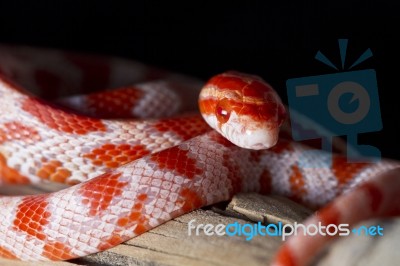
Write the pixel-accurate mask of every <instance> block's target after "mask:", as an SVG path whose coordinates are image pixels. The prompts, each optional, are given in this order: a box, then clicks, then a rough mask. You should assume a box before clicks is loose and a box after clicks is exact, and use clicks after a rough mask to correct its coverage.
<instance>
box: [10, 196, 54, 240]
mask: <svg viewBox="0 0 400 266" xmlns="http://www.w3.org/2000/svg"><path fill="white" fill-rule="evenodd" d="M47 197H48V195H38V196H28V197H25V198H24V199H23V200H22V202H21V203H20V204H19V205H18V207H17V211H16V215H15V219H14V221H13V227H14V228H15V229H16V230H19V231H23V232H26V233H27V234H28V235H31V236H33V237H36V238H38V239H40V240H44V239H46V235H45V234H44V233H43V226H45V225H47V224H48V223H49V220H48V218H49V217H50V216H51V213H50V212H49V211H47V210H46V208H47V206H48V202H47V201H46V200H47Z"/></svg>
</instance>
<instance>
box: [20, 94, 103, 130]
mask: <svg viewBox="0 0 400 266" xmlns="http://www.w3.org/2000/svg"><path fill="white" fill-rule="evenodd" d="M22 109H23V110H24V111H26V112H28V113H30V114H31V115H32V116H34V117H36V118H37V119H39V120H40V121H41V122H42V123H44V124H45V125H46V126H48V127H49V128H52V129H55V130H57V131H62V132H65V133H71V134H79V135H84V134H87V133H89V132H93V131H106V126H105V125H104V124H103V122H102V121H101V120H99V119H94V118H89V117H85V116H80V115H77V114H74V113H70V112H66V111H63V110H62V109H60V108H56V107H52V106H51V105H49V104H46V103H45V102H43V101H41V100H39V99H34V98H27V99H25V100H24V101H23V103H22Z"/></svg>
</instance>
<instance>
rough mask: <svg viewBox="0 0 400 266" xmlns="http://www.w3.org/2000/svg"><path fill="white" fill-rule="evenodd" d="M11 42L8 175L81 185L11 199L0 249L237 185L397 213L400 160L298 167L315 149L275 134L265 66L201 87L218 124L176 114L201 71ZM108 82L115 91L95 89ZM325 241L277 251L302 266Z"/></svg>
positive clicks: (2, 179) (374, 213)
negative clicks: (257, 72)
mask: <svg viewBox="0 0 400 266" xmlns="http://www.w3.org/2000/svg"><path fill="white" fill-rule="evenodd" d="M0 54H1V56H0V106H1V108H2V112H1V113H0V184H6V183H14V184H17V183H25V184H27V183H39V182H43V181H44V180H46V181H55V182H63V183H67V184H71V185H73V186H70V187H68V188H66V189H64V190H61V191H58V192H54V193H50V194H43V195H33V196H13V197H6V196H2V197H0V206H1V208H2V211H1V212H0V256H2V257H5V258H11V259H19V260H30V261H38V260H67V259H71V258H76V257H81V256H85V255H87V254H91V253H95V252H98V251H101V250H105V249H108V248H110V247H112V246H115V245H117V244H119V243H121V242H123V241H126V240H128V239H130V238H132V237H134V236H137V235H139V234H142V233H143V232H146V231H148V230H150V229H152V228H154V227H156V226H158V225H160V224H162V223H164V222H166V221H168V220H170V219H172V218H174V217H177V216H179V215H182V214H184V213H187V212H189V211H192V210H195V209H198V208H201V207H203V206H206V205H210V204H214V203H217V202H220V201H224V200H228V199H230V198H231V197H232V196H233V195H234V194H235V193H238V192H249V191H255V192H259V193H264V194H268V193H274V194H280V195H284V196H288V197H291V198H292V199H294V200H296V201H298V202H300V203H302V204H305V205H308V206H312V207H314V208H320V207H323V206H325V205H326V204H328V203H329V202H331V203H329V205H327V206H326V207H325V208H324V209H322V210H321V211H319V212H318V213H317V214H316V215H315V216H313V217H311V218H310V220H309V221H308V222H309V223H312V222H315V221H322V222H323V223H340V222H347V223H350V224H354V223H356V222H357V221H359V220H361V219H366V218H370V217H378V216H387V215H399V214H400V213H399V212H400V210H399V206H400V205H399V202H400V199H399V196H398V194H399V193H397V191H398V190H399V188H400V182H399V178H398V176H399V170H392V171H390V170H391V169H395V168H397V167H399V165H400V164H399V163H398V162H394V161H388V160H382V161H380V162H377V163H351V162H347V160H346V158H345V157H343V156H342V155H334V156H333V158H332V160H333V163H332V167H331V168H330V169H326V168H324V169H321V168H301V167H300V166H299V165H298V163H297V162H298V160H299V156H304V154H306V153H304V151H305V150H307V149H308V148H307V147H306V146H303V145H301V144H298V143H295V142H292V141H291V140H290V138H283V137H281V138H278V135H279V134H278V133H279V128H280V126H281V125H282V123H283V122H284V119H285V108H284V106H283V105H282V103H281V101H280V99H279V97H278V96H277V94H276V92H275V91H274V90H273V89H272V88H271V86H270V85H268V84H267V83H266V82H265V81H263V80H262V79H261V78H259V77H256V76H252V75H247V74H242V73H238V72H226V73H223V74H220V75H217V76H215V77H213V78H211V79H210V80H209V82H207V83H206V84H205V85H204V86H203V90H202V91H201V93H200V99H199V105H200V110H201V112H202V116H203V117H204V118H205V120H206V121H207V123H208V124H209V125H210V126H211V127H212V128H214V129H215V130H212V129H211V128H210V127H209V126H208V125H207V124H206V123H205V122H204V121H203V119H202V117H201V116H200V115H198V114H193V113H189V114H179V115H177V114H176V112H185V111H189V110H190V109H193V106H191V105H190V104H187V100H192V102H193V101H194V102H195V100H194V99H195V98H196V97H197V96H195V93H198V88H200V87H201V86H199V85H198V84H199V83H198V82H196V81H194V80H193V79H190V78H187V77H183V76H180V75H177V74H171V73H168V72H163V71H159V70H155V69H152V68H148V67H145V66H143V65H141V64H138V63H134V62H127V61H123V60H117V59H115V58H106V57H93V56H78V55H76V54H70V53H63V52H59V51H51V50H47V51H45V50H38V49H32V48H24V47H0ZM149 78H152V79H154V80H153V81H148V80H149ZM127 84H128V85H127ZM129 84H131V85H129ZM132 84H134V85H132ZM100 87H104V88H112V87H117V88H118V89H115V90H108V91H104V92H95V93H88V91H87V90H86V89H89V88H92V89H98V88H100ZM25 88H29V89H30V92H27V91H26V90H25ZM71 90H76V91H75V92H84V93H85V94H81V95H75V96H69V97H63V98H62V99H58V100H57V101H56V102H57V104H53V103H49V102H47V100H43V99H40V98H38V97H37V96H34V95H33V94H32V92H33V93H35V94H36V95H40V94H42V95H45V96H47V98H57V97H59V96H66V94H67V92H69V91H71ZM85 90H86V91H85ZM196 91H197V92H196ZM192 92H195V93H192ZM60 104H61V105H62V106H61V105H60ZM179 110H181V111H179ZM174 113H175V115H173V114H174ZM170 115H173V116H172V117H169V116H170ZM99 116H100V117H99ZM165 116H168V117H165ZM132 117H133V118H136V119H131V118H132ZM150 117H153V118H150ZM121 118H123V119H121ZM128 118H129V119H128ZM217 131H218V132H219V133H218V132H217ZM220 133H221V134H224V135H226V136H227V137H228V139H229V140H226V139H225V138H223V137H222V136H221V134H220ZM233 143H235V144H238V145H239V146H242V147H244V148H245V149H243V148H239V147H238V146H236V145H234V144H233ZM266 148H269V149H266ZM328 156H329V155H328V154H321V156H320V157H319V158H309V159H310V160H316V162H317V163H318V160H321V161H324V159H325V157H328ZM305 159H307V158H305ZM396 177H397V178H396ZM343 193H344V195H343V196H341V195H342V194H343ZM336 198H337V199H336ZM344 206H345V207H344ZM358 208H363V210H365V211H364V212H363V213H362V214H360V212H355V210H357V209H358ZM327 240H328V239H326V238H321V237H316V238H307V237H302V236H299V237H295V238H292V239H291V240H290V241H289V242H287V243H286V244H285V245H284V246H283V248H282V249H281V250H280V252H279V253H278V255H277V258H276V262H275V263H276V265H304V264H306V263H307V262H308V261H309V260H310V259H311V258H312V256H313V255H314V254H315V253H316V252H317V250H318V248H320V247H322V246H323V243H325V242H326V241H327Z"/></svg>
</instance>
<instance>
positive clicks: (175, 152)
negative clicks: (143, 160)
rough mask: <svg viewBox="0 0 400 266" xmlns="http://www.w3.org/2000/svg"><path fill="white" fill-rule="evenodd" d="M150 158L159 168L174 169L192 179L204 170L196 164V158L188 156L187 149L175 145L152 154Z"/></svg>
mask: <svg viewBox="0 0 400 266" xmlns="http://www.w3.org/2000/svg"><path fill="white" fill-rule="evenodd" d="M150 158H151V160H152V161H154V162H156V163H157V165H158V167H159V168H160V169H168V170H171V171H175V172H177V173H179V174H181V175H183V176H184V177H186V178H190V179H192V178H194V176H195V175H196V174H202V173H203V172H204V171H203V169H201V168H198V167H197V166H196V160H195V159H193V158H190V156H189V151H187V150H181V149H180V148H179V147H177V146H176V147H173V148H170V149H167V150H163V151H161V152H158V153H155V154H152V155H151V156H150Z"/></svg>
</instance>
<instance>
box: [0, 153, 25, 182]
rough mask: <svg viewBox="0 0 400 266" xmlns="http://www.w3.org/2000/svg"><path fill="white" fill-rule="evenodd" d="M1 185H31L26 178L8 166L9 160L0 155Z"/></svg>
mask: <svg viewBox="0 0 400 266" xmlns="http://www.w3.org/2000/svg"><path fill="white" fill-rule="evenodd" d="M0 181H1V182H0V183H5V184H29V183H30V181H29V179H28V178H27V177H26V176H23V175H21V174H20V173H19V172H18V171H17V170H15V169H13V168H11V167H9V166H8V165H7V159H6V157H4V156H3V155H2V154H1V153H0Z"/></svg>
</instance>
